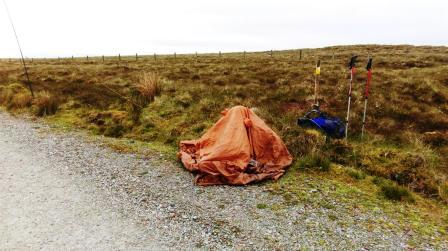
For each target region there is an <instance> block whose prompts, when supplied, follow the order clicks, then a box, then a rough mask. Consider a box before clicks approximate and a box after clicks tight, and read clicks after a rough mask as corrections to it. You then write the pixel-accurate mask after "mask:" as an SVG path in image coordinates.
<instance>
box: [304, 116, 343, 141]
mask: <svg viewBox="0 0 448 251" xmlns="http://www.w3.org/2000/svg"><path fill="white" fill-rule="evenodd" d="M297 124H298V125H299V126H301V127H308V128H315V129H318V130H320V131H323V132H324V133H326V134H327V135H328V136H330V137H332V138H337V139H340V138H343V137H345V124H344V123H343V122H342V121H341V120H340V119H338V118H335V117H329V116H327V115H325V114H324V113H322V112H321V111H319V110H317V109H313V110H311V111H309V112H307V113H306V114H305V116H303V118H300V119H299V120H298V121H297Z"/></svg>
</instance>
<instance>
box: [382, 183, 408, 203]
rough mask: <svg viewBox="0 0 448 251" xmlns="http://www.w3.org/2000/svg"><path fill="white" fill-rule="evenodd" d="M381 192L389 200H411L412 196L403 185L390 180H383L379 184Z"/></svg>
mask: <svg viewBox="0 0 448 251" xmlns="http://www.w3.org/2000/svg"><path fill="white" fill-rule="evenodd" d="M380 187H381V194H382V195H383V196H384V197H385V198H386V199H389V200H395V201H409V202H413V201H414V197H413V196H412V194H411V192H409V190H408V189H406V188H405V187H402V186H399V185H397V184H394V183H392V182H383V183H382V184H381V185H380Z"/></svg>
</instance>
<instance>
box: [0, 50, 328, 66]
mask: <svg viewBox="0 0 448 251" xmlns="http://www.w3.org/2000/svg"><path fill="white" fill-rule="evenodd" d="M291 54H292V56H293V57H294V58H296V59H298V60H302V59H304V58H305V57H304V54H305V53H304V52H303V50H302V49H300V50H297V51H296V50H294V51H274V50H269V51H256V52H246V51H242V52H226V53H223V52H221V51H219V52H217V53H200V54H199V53H198V52H195V53H182V54H178V53H177V52H173V53H171V54H157V53H153V54H152V55H151V54H141V55H139V54H138V53H135V55H121V54H120V53H119V54H118V55H116V56H111V55H86V56H68V57H60V56H59V57H50V58H45V57H44V58H41V57H37V58H34V57H32V58H29V57H25V60H26V61H27V62H31V63H34V61H47V60H57V61H69V60H72V61H87V62H89V61H101V62H106V61H118V62H120V61H128V62H129V61H139V60H150V59H152V60H154V61H157V60H158V59H174V60H176V59H185V58H194V59H199V58H211V57H213V58H216V57H217V58H223V57H227V58H243V59H246V58H248V57H249V56H267V57H272V58H274V56H276V55H279V56H283V55H288V56H291ZM312 57H313V56H312ZM333 57H334V56H333ZM18 60H21V59H20V58H0V61H8V62H14V61H18Z"/></svg>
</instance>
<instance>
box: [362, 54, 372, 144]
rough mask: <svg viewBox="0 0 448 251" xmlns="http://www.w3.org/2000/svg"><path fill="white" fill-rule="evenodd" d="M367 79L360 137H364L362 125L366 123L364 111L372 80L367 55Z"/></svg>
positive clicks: (365, 110) (369, 61)
mask: <svg viewBox="0 0 448 251" xmlns="http://www.w3.org/2000/svg"><path fill="white" fill-rule="evenodd" d="M366 70H367V80H366V88H365V91H364V113H363V115H362V129H361V139H362V138H363V137H364V126H365V124H366V113H367V100H368V99H369V87H370V81H371V80H372V58H371V57H370V56H369V59H368V61H367V66H366Z"/></svg>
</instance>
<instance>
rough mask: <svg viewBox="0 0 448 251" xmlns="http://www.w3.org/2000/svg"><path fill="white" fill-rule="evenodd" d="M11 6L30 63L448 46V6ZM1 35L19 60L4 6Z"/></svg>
mask: <svg viewBox="0 0 448 251" xmlns="http://www.w3.org/2000/svg"><path fill="white" fill-rule="evenodd" d="M0 1H3V0H0ZM5 1H6V3H7V4H8V7H9V10H10V12H11V16H12V18H13V21H14V24H15V26H16V30H17V33H18V36H19V39H20V43H21V45H22V49H23V52H24V54H25V56H27V57H58V56H61V57H62V56H71V55H75V56H77V55H78V56H85V55H102V54H105V55H116V54H118V53H121V54H122V55H123V54H135V53H139V54H152V53H154V52H156V53H172V52H174V51H176V52H178V53H186V52H187V53H188V52H190V53H194V52H195V51H198V52H217V51H220V50H221V51H223V52H225V51H243V50H247V51H256V50H270V49H294V48H307V47H308V48H309V47H312V48H314V47H323V46H331V45H348V44H372V43H375V44H415V45H448V16H447V15H448V1H447V0H407V1H406V0H357V1H354V0H339V1H338V0H333V1H331V0H328V1H317V0H314V1H313V0H306V1H299V0H295V1H294V0H290V1H289V0H269V1H268V0H253V1H252V0H190V1H187V0H163V1H162V0H160V1H144V0H127V1H124V0H122V1H118V0H39V1H37V0H5ZM0 35H1V36H0V57H17V56H18V55H19V54H18V53H19V52H18V48H17V45H16V41H15V38H14V33H13V31H12V28H11V25H10V23H9V19H8V16H7V12H6V9H5V6H4V5H3V2H2V3H1V4H0Z"/></svg>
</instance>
